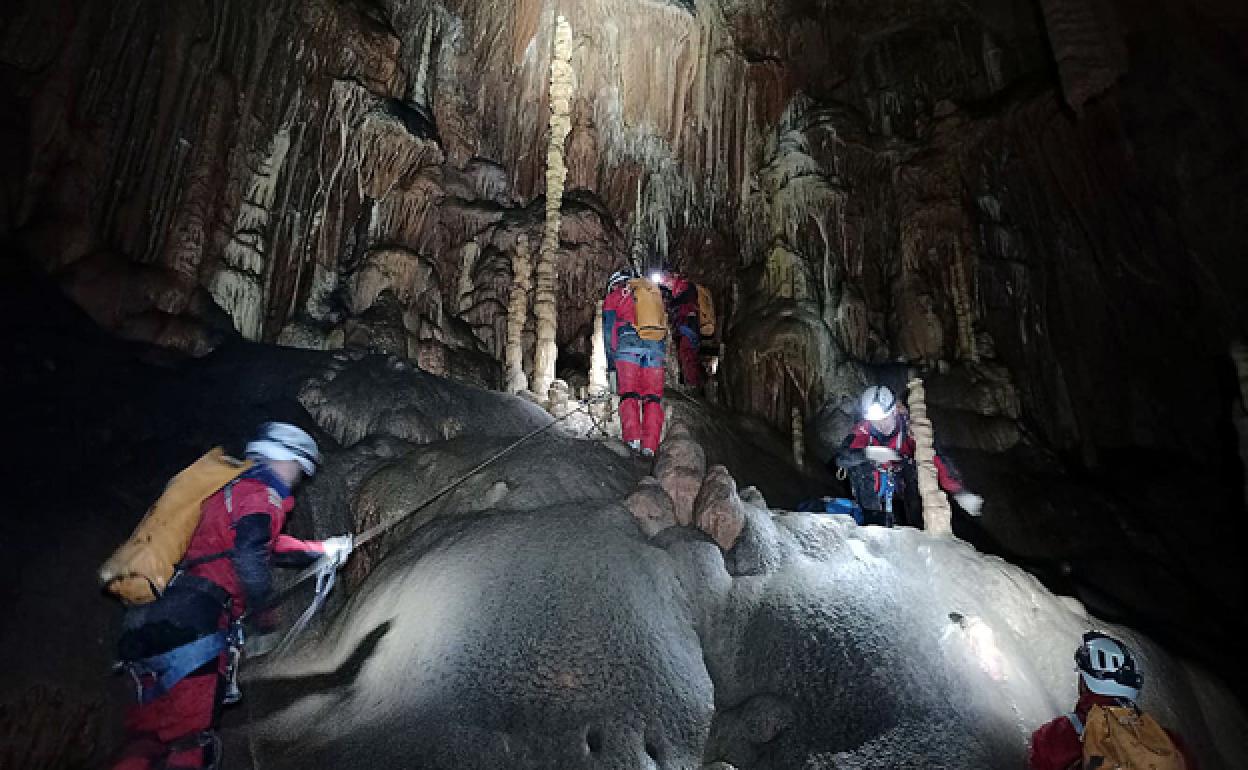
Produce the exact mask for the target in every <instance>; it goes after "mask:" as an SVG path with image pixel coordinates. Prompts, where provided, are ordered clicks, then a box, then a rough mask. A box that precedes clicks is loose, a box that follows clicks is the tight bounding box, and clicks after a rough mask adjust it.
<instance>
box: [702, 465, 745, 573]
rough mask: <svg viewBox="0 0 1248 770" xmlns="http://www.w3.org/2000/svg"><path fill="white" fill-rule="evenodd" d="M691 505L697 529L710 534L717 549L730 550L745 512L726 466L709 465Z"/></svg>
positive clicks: (742, 528) (740, 530) (735, 483)
mask: <svg viewBox="0 0 1248 770" xmlns="http://www.w3.org/2000/svg"><path fill="white" fill-rule="evenodd" d="M693 508H694V511H693V515H694V523H695V524H696V525H697V527H698V529H700V530H702V531H703V532H705V533H706V534H708V535H710V536H711V539H713V540H714V541H715V542H716V543H717V544H718V545H719V547H720V549H721V550H723V551H725V552H727V551H731V550H732V547H733V546H734V545H736V543H737V538H739V537H740V536H741V532H742V531H743V530H744V529H745V519H746V516H745V503H743V502H742V501H741V497H740V496H739V495H738V494H737V482H736V480H735V479H733V477H732V474H730V473H729V472H728V469H727V468H725V467H724V466H722V465H713V466H711V469H710V470H709V471H707V473H706V479H705V480H704V481H703V482H702V488H701V489H700V490H699V491H698V497H697V500H696V501H695V502H694V506H693Z"/></svg>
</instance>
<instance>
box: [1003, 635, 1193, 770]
mask: <svg viewBox="0 0 1248 770" xmlns="http://www.w3.org/2000/svg"><path fill="white" fill-rule="evenodd" d="M1075 665H1076V669H1075V670H1076V671H1078V672H1079V702H1078V703H1076V704H1075V710H1074V711H1072V712H1070V713H1069V714H1066V715H1065V716H1060V717H1058V718H1056V719H1054V720H1052V721H1051V722H1048V723H1047V724H1045V725H1044V726H1042V727H1041V728H1040V729H1038V730H1036V731H1035V732H1034V733H1033V734H1032V736H1031V752H1030V754H1029V755H1028V758H1027V766H1028V768H1030V770H1069V769H1070V768H1079V770H1097V768H1100V769H1101V770H1111V768H1137V767H1138V768H1148V770H1196V763H1195V762H1194V761H1193V760H1192V758H1191V756H1190V755H1189V754H1188V752H1187V749H1186V747H1185V746H1184V745H1183V741H1182V740H1181V739H1180V738H1179V736H1178V735H1176V734H1175V733H1172V732H1170V731H1169V730H1164V729H1162V727H1161V725H1159V724H1157V721H1156V720H1154V719H1153V718H1152V717H1151V716H1149V715H1148V714H1145V713H1144V712H1142V711H1140V708H1139V706H1137V705H1135V701H1136V699H1137V698H1138V697H1139V696H1140V688H1141V687H1143V686H1144V677H1143V676H1142V675H1141V674H1140V673H1139V671H1138V670H1137V668H1136V665H1135V658H1134V657H1132V655H1131V653H1130V651H1128V650H1127V648H1126V645H1124V644H1123V643H1122V642H1120V641H1118V640H1117V639H1114V638H1113V637H1111V636H1107V635H1105V634H1102V633H1100V632H1099V631H1089V632H1087V633H1086V634H1084V635H1083V644H1081V645H1079V648H1078V649H1077V650H1075Z"/></svg>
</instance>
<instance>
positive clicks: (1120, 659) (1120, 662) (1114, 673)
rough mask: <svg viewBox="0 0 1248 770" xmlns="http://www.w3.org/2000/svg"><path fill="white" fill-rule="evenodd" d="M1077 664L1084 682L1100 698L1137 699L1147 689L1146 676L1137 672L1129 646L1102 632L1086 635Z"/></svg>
mask: <svg viewBox="0 0 1248 770" xmlns="http://www.w3.org/2000/svg"><path fill="white" fill-rule="evenodd" d="M1075 665H1077V666H1078V667H1079V668H1078V671H1079V676H1081V677H1082V678H1083V683H1084V684H1085V685H1087V688H1088V689H1089V690H1091V691H1092V692H1094V693H1096V694H1097V695H1109V696H1113V697H1118V698H1129V699H1131V700H1135V699H1136V698H1137V697H1138V696H1139V694H1140V688H1141V687H1143V686H1144V677H1143V676H1141V675H1140V673H1139V672H1138V671H1136V669H1135V659H1134V658H1132V657H1131V653H1130V652H1128V651H1127V648H1126V646H1125V645H1124V644H1123V643H1122V642H1120V641H1118V640H1117V639H1114V638H1113V637H1111V636H1107V635H1105V634H1102V633H1101V632H1099V631H1089V632H1087V633H1086V634H1084V635H1083V644H1081V645H1079V649H1077V650H1075Z"/></svg>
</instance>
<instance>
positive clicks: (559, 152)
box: [531, 16, 572, 398]
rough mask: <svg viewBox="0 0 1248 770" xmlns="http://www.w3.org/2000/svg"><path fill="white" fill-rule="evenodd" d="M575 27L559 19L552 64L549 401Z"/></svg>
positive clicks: (537, 308)
mask: <svg viewBox="0 0 1248 770" xmlns="http://www.w3.org/2000/svg"><path fill="white" fill-rule="evenodd" d="M571 113H572V27H571V26H570V25H569V24H568V20H567V19H565V18H564V17H562V16H559V17H558V18H557V19H556V20H555V45H554V51H553V53H552V55H551V59H550V146H549V147H548V149H547V153H546V226H545V229H544V231H543V233H542V246H541V249H540V250H539V252H538V262H537V288H536V291H537V296H536V297H535V298H534V302H533V314H534V315H535V316H536V317H537V348H536V350H535V351H534V354H533V378H532V383H531V387H532V389H533V392H534V393H536V394H537V395H538V396H539V397H542V398H545V396H546V394H547V391H548V390H549V389H550V383H551V382H553V381H554V379H555V359H556V358H557V357H558V355H559V347H558V344H557V343H556V341H555V332H556V329H557V326H556V313H557V303H556V297H555V286H556V284H555V278H556V276H555V259H556V257H557V256H558V253H559V207H560V205H561V204H562V202H563V184H564V181H565V180H566V178H567V175H568V167H567V165H566V163H565V158H564V147H563V145H564V141H565V140H566V139H567V136H568V132H569V131H571V130H572V116H571Z"/></svg>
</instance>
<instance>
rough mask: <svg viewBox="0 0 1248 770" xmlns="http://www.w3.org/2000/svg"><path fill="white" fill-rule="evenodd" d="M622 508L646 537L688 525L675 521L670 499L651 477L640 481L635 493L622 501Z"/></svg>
mask: <svg viewBox="0 0 1248 770" xmlns="http://www.w3.org/2000/svg"><path fill="white" fill-rule="evenodd" d="M624 506H625V507H626V508H628V511H629V513H631V514H632V515H633V519H634V520H635V521H636V522H637V526H638V527H639V528H640V529H641V532H642V534H644V535H645V536H646V537H654V536H655V535H657V534H658V533H660V532H662V531H663V530H665V529H668V528H669V527H674V526H676V525H678V524H684V525H686V526H687V525H688V524H689V522H687V521H686V522H681V521H678V520H677V518H676V513H675V510H674V508H673V506H672V498H671V497H670V496H669V495H668V494H667V492H666V491H665V490H664V489H663V485H662V484H661V483H659V480H658V479H656V478H654V477H653V476H646V477H645V478H643V479H642V480H641V482H640V483H639V484H638V485H637V489H636V491H634V492H633V493H632V494H631V495H629V496H628V498H627V499H626V500H625V501H624Z"/></svg>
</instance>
